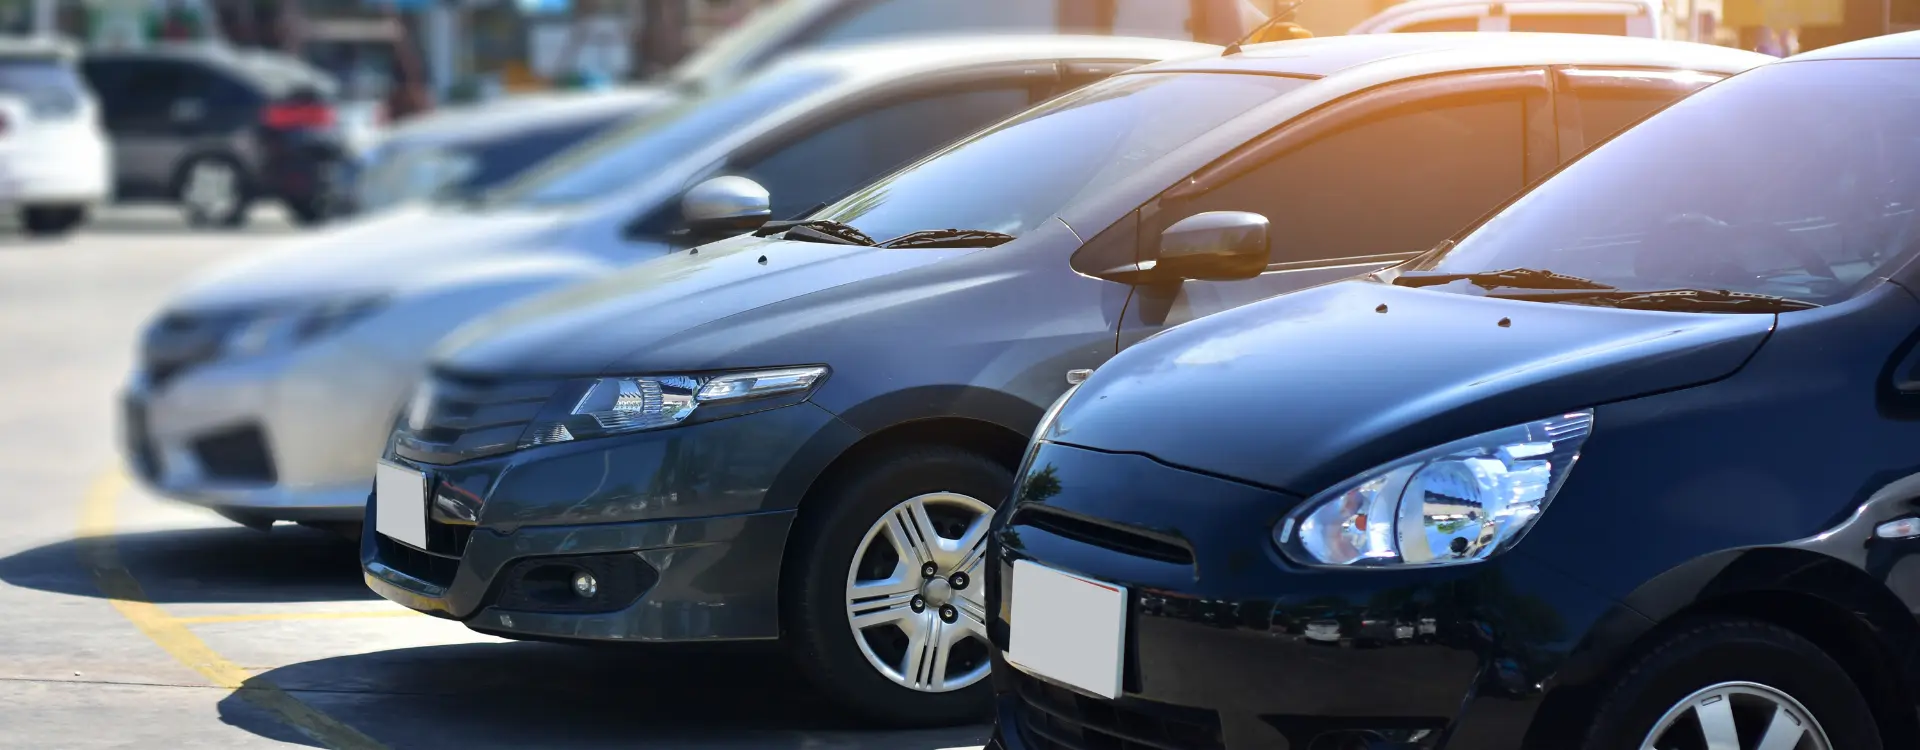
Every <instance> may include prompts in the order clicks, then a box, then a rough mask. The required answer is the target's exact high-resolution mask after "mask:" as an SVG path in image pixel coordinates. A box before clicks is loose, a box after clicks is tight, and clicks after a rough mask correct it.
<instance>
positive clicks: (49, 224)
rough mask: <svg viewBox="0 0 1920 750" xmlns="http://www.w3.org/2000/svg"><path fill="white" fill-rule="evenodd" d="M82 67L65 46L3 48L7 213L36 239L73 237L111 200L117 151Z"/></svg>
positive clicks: (2, 156)
mask: <svg viewBox="0 0 1920 750" xmlns="http://www.w3.org/2000/svg"><path fill="white" fill-rule="evenodd" d="M74 66H75V57H74V52H73V51H72V50H71V49H69V48H66V47H64V46H60V45H55V44H51V43H45V42H31V41H29V42H15V41H4V40H0V205H11V206H13V207H14V208H15V210H16V211H17V212H18V214H19V219H20V224H21V228H22V229H24V230H25V231H26V232H27V234H30V235H58V234H64V233H66V232H67V231H69V230H71V229H73V228H74V227H76V226H78V225H79V224H80V222H82V221H83V220H85V219H86V215H87V210H88V209H89V208H92V207H94V206H97V205H99V204H100V203H102V202H104V201H105V200H106V198H107V195H108V180H107V177H108V170H109V169H111V166H110V164H109V162H110V160H111V158H112V156H111V149H109V148H108V146H107V142H106V137H105V136H104V134H102V133H101V131H100V121H99V105H98V103H97V102H96V101H95V100H94V97H93V95H92V94H91V92H89V91H88V90H87V87H86V85H85V84H83V83H82V82H81V81H80V77H79V75H77V74H76V72H75V69H74Z"/></svg>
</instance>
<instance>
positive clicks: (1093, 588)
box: [1007, 560, 1127, 698]
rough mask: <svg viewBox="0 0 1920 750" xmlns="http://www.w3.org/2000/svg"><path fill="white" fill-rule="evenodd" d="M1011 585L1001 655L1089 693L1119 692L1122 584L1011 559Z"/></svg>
mask: <svg viewBox="0 0 1920 750" xmlns="http://www.w3.org/2000/svg"><path fill="white" fill-rule="evenodd" d="M1011 589H1012V591H1011V592H1010V594H1009V604H1010V609H1009V611H1008V613H1007V628H1008V630H1007V633H1008V642H1007V661H1009V662H1011V663H1013V664H1014V665H1015V666H1017V667H1019V668H1021V669H1023V670H1026V671H1028V672H1031V673H1033V674H1036V675H1039V676H1041V677H1047V678H1050V679H1053V680H1055V681H1058V682H1061V683H1064V684H1067V685H1072V686H1073V687H1077V688H1080V689H1081V690H1085V691H1087V692H1089V693H1092V694H1094V695H1098V696H1102V697H1105V698H1118V697H1120V676H1121V672H1122V665H1123V663H1124V660H1123V658H1122V657H1123V655H1124V653H1125V651H1124V648H1125V643H1126V635H1127V590H1126V588H1125V587H1122V586H1116V585H1113V584H1110V583H1102V582H1100V581H1094V580H1090V579H1086V578H1081V577H1079V576H1076V575H1071V574H1067V573H1062V572H1060V571H1057V570H1054V569H1052V568H1048V567H1046V566H1044V565H1038V564H1035V563H1032V562H1028V561H1026V560H1016V561H1014V563H1013V585H1012V586H1011Z"/></svg>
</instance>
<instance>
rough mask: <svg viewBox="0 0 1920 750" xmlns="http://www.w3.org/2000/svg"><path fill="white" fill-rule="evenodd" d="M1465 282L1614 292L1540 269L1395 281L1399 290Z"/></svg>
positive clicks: (1419, 275)
mask: <svg viewBox="0 0 1920 750" xmlns="http://www.w3.org/2000/svg"><path fill="white" fill-rule="evenodd" d="M1455 281H1466V282H1469V283H1471V284H1473V285H1474V286H1477V287H1480V288H1483V289H1501V288H1507V289H1612V288H1614V287H1613V285H1611V284H1602V283H1600V282H1598V281H1594V280H1593V279H1586V278H1581V277H1579V276H1569V275H1567V274H1564V273H1554V272H1552V271H1544V270H1541V269H1538V268H1509V269H1507V270H1505V271H1482V272H1480V273H1442V272H1439V271H1403V272H1401V274H1400V275H1399V277H1397V278H1395V279H1394V280H1393V283H1394V284H1395V285H1398V286H1416V287H1418V286H1439V285H1441V284H1451V283H1453V282H1455Z"/></svg>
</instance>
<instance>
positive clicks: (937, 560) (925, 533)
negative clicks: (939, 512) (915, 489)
mask: <svg viewBox="0 0 1920 750" xmlns="http://www.w3.org/2000/svg"><path fill="white" fill-rule="evenodd" d="M903 510H904V511H905V514H904V515H905V516H906V520H907V522H908V523H910V524H912V526H911V527H910V528H908V529H907V531H909V532H911V533H912V534H913V535H914V539H915V541H918V542H919V543H920V546H921V549H923V550H925V552H924V553H923V556H922V557H921V558H920V560H921V562H926V561H928V560H931V561H933V563H934V564H935V565H939V566H940V567H942V568H945V567H946V562H947V561H946V560H944V559H942V558H944V557H946V555H945V554H943V553H944V550H942V549H941V547H942V546H944V545H943V544H942V542H944V541H945V540H943V539H941V538H940V532H939V531H937V530H935V529H934V528H933V518H932V517H931V516H928V515H927V504H926V503H925V502H924V501H922V500H919V499H915V500H910V501H908V502H907V507H906V508H904V509H903Z"/></svg>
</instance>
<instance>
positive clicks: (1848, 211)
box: [1415, 60, 1920, 303]
mask: <svg viewBox="0 0 1920 750" xmlns="http://www.w3.org/2000/svg"><path fill="white" fill-rule="evenodd" d="M1915 81H1920V62H1916V61H1910V60H1845V61H1822V62H1811V63H1796V64H1782V65H1771V66H1765V67H1762V68H1758V69H1755V70H1753V71H1750V72H1748V73H1745V74H1742V75H1738V76H1734V77H1733V78H1730V79H1728V80H1727V81H1725V82H1723V83H1720V84H1717V85H1714V86H1711V87H1708V88H1707V89H1706V90H1704V91H1702V92H1700V93H1698V94H1695V95H1694V96H1691V97H1688V98H1686V99H1684V100H1681V101H1680V102H1679V103H1676V104H1674V105H1672V106H1670V107H1668V108H1667V109H1665V110H1663V111H1661V112H1660V113H1659V114H1656V115H1654V116H1653V117H1651V118H1649V119H1648V120H1647V121H1645V122H1643V123H1641V124H1639V125H1637V126H1635V127H1633V128H1632V129H1630V130H1627V131H1626V132H1624V133H1621V134H1620V135H1619V136H1618V137H1616V138H1614V139H1613V140H1612V141H1609V142H1607V143H1606V144H1604V145H1602V146H1600V147H1599V148H1598V149H1597V150H1595V151H1593V152H1592V153H1591V154H1588V155H1587V156H1586V157H1584V158H1582V159H1580V160H1579V161H1576V162H1574V163H1573V164H1571V165H1569V166H1568V167H1567V168H1566V169H1565V170H1563V171H1561V172H1560V173H1559V174H1558V175H1556V176H1554V178H1553V179H1551V180H1548V181H1546V182H1545V183H1542V184H1541V185H1540V186H1539V187H1538V188H1536V189H1535V190H1534V191H1533V192H1531V193H1529V194H1528V195H1527V196H1525V197H1524V198H1522V199H1520V200H1518V201H1515V202H1514V203H1512V204H1511V205H1509V206H1508V207H1507V208H1505V209H1504V210H1502V211H1501V212H1500V213H1499V214H1497V215H1496V216H1495V217H1493V218H1492V219H1490V220H1489V221H1488V222H1487V223H1485V224H1484V225H1482V226H1480V227H1479V228H1478V229H1477V230H1476V231H1474V232H1473V233H1471V234H1470V235H1468V236H1466V237H1465V238H1463V239H1462V240H1461V242H1460V243H1459V244H1458V245H1457V246H1456V247H1454V248H1453V249H1451V250H1450V251H1448V252H1446V253H1442V254H1438V255H1436V256H1434V257H1432V258H1429V259H1426V260H1425V261H1423V262H1422V263H1420V264H1418V265H1417V266H1415V268H1416V269H1418V270H1438V271H1442V272H1447V273H1475V272H1482V271H1491V270H1503V269H1510V268H1536V269H1545V270H1551V271H1557V272H1560V273H1565V274H1572V275H1575V276H1584V277H1587V278H1592V279H1595V280H1598V281H1601V282H1604V283H1607V284H1610V285H1613V286H1616V287H1619V288H1621V289H1626V290H1661V289H1676V288H1708V289H1716V290H1717V289H1725V290H1729V291H1735V292H1751V293H1758V294H1770V295H1779V296H1784V297H1790V298H1794V299H1800V300H1805V301H1808V302H1814V303H1828V302H1832V301H1836V300H1839V299H1844V298H1845V297H1847V296H1850V295H1851V294H1853V293H1854V292H1856V291H1857V290H1858V289H1860V288H1861V286H1862V284H1864V283H1866V281H1867V280H1869V279H1871V278H1873V277H1874V276H1875V275H1876V274H1880V273H1883V272H1885V270H1886V269H1888V268H1890V267H1891V266H1892V265H1894V264H1895V263H1897V262H1902V261H1903V259H1904V258H1906V257H1908V256H1909V255H1911V253H1912V252H1913V249H1914V244H1915V240H1916V239H1920V129H1915V128H1914V127H1913V125H1912V124H1913V123H1914V122H1915V121H1916V120H1917V119H1920V87H1917V86H1915V85H1914V82H1915Z"/></svg>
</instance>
